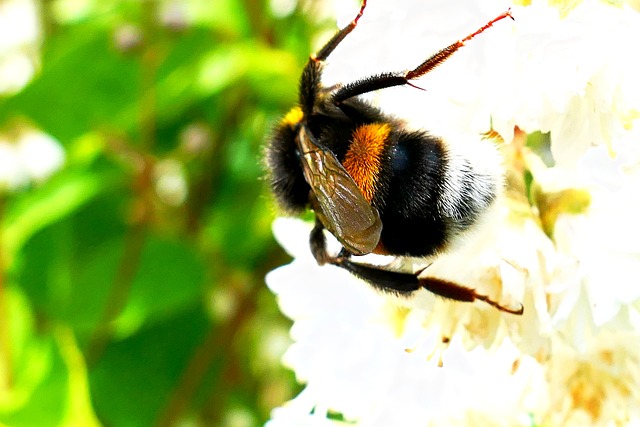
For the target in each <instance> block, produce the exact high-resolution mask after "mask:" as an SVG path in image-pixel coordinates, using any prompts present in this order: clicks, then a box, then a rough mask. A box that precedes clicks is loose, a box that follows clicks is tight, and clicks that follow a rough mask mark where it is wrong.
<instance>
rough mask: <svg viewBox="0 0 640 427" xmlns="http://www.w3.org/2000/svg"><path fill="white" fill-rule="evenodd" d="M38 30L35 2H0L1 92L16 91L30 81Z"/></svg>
mask: <svg viewBox="0 0 640 427" xmlns="http://www.w3.org/2000/svg"><path fill="white" fill-rule="evenodd" d="M40 33H41V32H40V23H39V22H38V11H37V5H36V3H35V2H34V1H32V0H5V1H2V2H0V93H13V92H17V91H18V90H20V89H21V88H22V87H23V86H24V85H26V84H27V83H28V82H29V80H31V78H32V77H33V75H34V73H35V61H34V58H33V57H34V53H35V52H36V51H37V48H38V43H39V39H40V35H41V34H40Z"/></svg>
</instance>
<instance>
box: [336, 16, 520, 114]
mask: <svg viewBox="0 0 640 427" xmlns="http://www.w3.org/2000/svg"><path fill="white" fill-rule="evenodd" d="M507 17H508V18H511V19H513V16H511V9H509V10H507V11H506V12H504V13H502V14H501V15H499V16H497V17H495V18H494V19H492V20H491V21H489V22H487V23H486V24H485V25H483V26H482V27H480V28H479V29H478V30H476V31H475V32H473V33H471V34H469V35H468V36H467V37H465V38H463V39H460V40H458V41H456V42H455V43H452V44H450V45H449V46H447V47H445V48H444V49H441V50H440V51H438V52H436V53H435V54H434V55H431V56H430V57H429V58H427V59H426V60H425V61H424V62H422V63H421V64H420V65H418V66H417V67H416V68H414V69H413V70H411V71H407V72H395V73H394V72H392V73H382V74H378V75H375V76H370V77H366V78H364V79H362V80H358V81H355V82H353V83H349V84H347V85H345V86H343V87H342V88H341V89H339V90H338V91H336V93H335V94H334V95H333V98H332V99H333V102H334V103H335V104H336V105H339V104H341V103H342V102H343V101H346V100H347V99H349V98H353V97H354V96H358V95H362V94H364V93H368V92H373V91H375V90H379V89H385V88H388V87H393V86H402V85H409V86H413V87H417V86H415V85H414V84H412V83H411V80H413V79H417V78H418V77H421V76H424V75H425V74H427V73H428V72H429V71H431V70H433V69H434V68H436V67H437V66H438V65H440V64H442V63H443V62H444V61H446V60H447V59H448V58H449V57H450V56H451V55H453V54H454V53H455V52H456V51H458V49H460V48H461V47H463V46H464V45H465V43H466V42H468V41H469V40H471V39H472V38H474V37H475V36H477V35H478V34H480V33H482V32H483V31H485V30H487V29H488V28H490V27H492V26H493V24H495V23H496V22H498V21H500V20H502V19H504V18H507ZM418 89H420V88H418Z"/></svg>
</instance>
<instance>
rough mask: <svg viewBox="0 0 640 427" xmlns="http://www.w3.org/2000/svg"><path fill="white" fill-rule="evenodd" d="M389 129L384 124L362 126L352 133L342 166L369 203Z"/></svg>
mask: <svg viewBox="0 0 640 427" xmlns="http://www.w3.org/2000/svg"><path fill="white" fill-rule="evenodd" d="M389 132H391V127H390V126H389V125H388V124H385V123H372V124H368V125H362V126H359V127H358V128H356V130H355V131H354V132H353V135H352V140H351V144H350V145H349V150H347V154H346V155H345V158H344V162H343V166H344V168H345V169H346V170H347V172H348V173H349V175H351V177H352V178H353V180H354V181H355V183H356V184H357V185H358V187H359V188H360V191H362V194H363V195H364V197H365V199H367V201H369V202H371V200H372V199H373V195H374V194H375V190H376V184H377V182H378V175H379V173H380V165H381V162H382V154H383V153H384V145H385V141H386V140H387V138H388V137H389Z"/></svg>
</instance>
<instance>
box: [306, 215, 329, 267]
mask: <svg viewBox="0 0 640 427" xmlns="http://www.w3.org/2000/svg"><path fill="white" fill-rule="evenodd" d="M323 230H324V226H323V225H322V223H321V222H320V220H318V219H317V218H316V224H315V225H314V227H313V230H311V234H310V235H309V247H310V248H311V254H313V257H314V258H315V259H316V261H317V262H318V265H325V264H327V263H330V262H331V259H332V258H331V256H329V254H328V253H327V238H326V237H325V236H324V232H323Z"/></svg>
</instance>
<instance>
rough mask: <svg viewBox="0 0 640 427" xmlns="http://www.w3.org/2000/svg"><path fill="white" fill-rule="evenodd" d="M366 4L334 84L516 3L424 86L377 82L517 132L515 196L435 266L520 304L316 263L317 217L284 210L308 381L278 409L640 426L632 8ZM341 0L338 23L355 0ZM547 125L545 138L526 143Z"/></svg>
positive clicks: (512, 151)
mask: <svg viewBox="0 0 640 427" xmlns="http://www.w3.org/2000/svg"><path fill="white" fill-rule="evenodd" d="M369 3H370V4H369V5H368V6H367V9H366V11H365V14H364V16H363V17H362V19H361V20H360V22H359V25H358V27H357V28H356V30H355V31H354V32H353V33H352V34H350V35H349V37H347V39H345V41H344V42H343V43H342V44H341V45H340V46H339V48H338V49H337V50H336V51H335V53H334V54H332V56H331V57H330V64H328V68H327V72H326V75H325V77H326V84H332V83H336V82H349V81H353V80H354V79H356V78H359V77H364V76H367V75H371V74H374V73H378V72H383V71H397V70H402V69H408V68H412V67H414V66H416V65H417V64H419V63H420V62H421V61H422V60H424V59H425V57H426V56H428V55H429V54H430V53H432V52H435V51H437V50H438V49H439V48H441V47H444V46H446V45H448V44H450V43H451V42H453V41H455V40H457V39H460V38H462V37H464V36H465V35H467V34H469V33H470V32H472V31H474V30H475V29H477V28H479V27H480V26H481V25H482V24H484V23H485V22H487V21H488V20H489V19H491V18H493V17H494V16H496V15H498V14H499V13H501V12H503V11H505V10H506V9H507V8H508V7H511V9H512V13H513V16H514V18H515V21H513V22H511V21H507V20H505V21H501V22H499V23H497V24H496V25H495V26H494V27H493V28H491V29H490V30H487V31H486V32H485V33H483V34H481V35H480V36H478V37H477V38H476V39H473V40H472V41H470V42H468V43H467V45H466V47H464V48H463V49H461V50H460V51H459V52H458V53H456V54H455V55H454V56H453V57H452V58H451V59H449V60H448V61H447V62H446V63H444V64H442V65H441V66H439V67H438V68H437V69H436V70H434V71H433V72H432V73H429V74H428V75H427V76H425V77H423V78H421V79H420V80H419V81H417V82H416V85H418V86H420V87H422V88H424V89H425V91H419V90H416V89H414V88H407V87H402V88H396V89H389V90H384V91H380V92H379V93H376V94H375V95H374V96H373V97H372V99H373V101H374V102H377V103H380V105H381V106H382V107H383V108H385V109H387V110H389V111H391V112H393V113H394V114H396V115H398V116H400V117H403V118H406V119H407V120H408V122H409V123H411V124H412V125H414V126H416V127H424V128H427V129H430V130H435V133H438V134H440V135H447V132H449V131H451V130H452V129H455V130H456V132H467V133H475V134H479V133H483V132H487V131H489V130H490V129H494V130H495V131H497V132H498V133H499V134H500V135H501V136H502V138H503V139H504V141H507V143H505V144H504V149H505V150H504V151H505V169H506V170H507V179H506V182H507V184H508V185H507V188H506V191H505V194H504V197H502V198H501V200H499V202H498V204H497V206H496V208H495V210H494V211H493V212H491V216H490V217H489V220H488V221H487V224H485V227H483V228H482V230H479V231H478V232H477V233H476V234H474V235H470V236H469V237H468V242H467V244H465V245H464V246H463V247H461V248H460V250H458V251H456V252H455V253H451V254H447V255H445V256H442V257H439V258H438V259H436V260H434V263H433V264H432V265H431V266H430V267H429V270H428V272H429V274H433V275H435V276H438V277H444V278H447V279H449V280H453V281H455V282H457V283H463V284H466V285H469V286H472V287H474V288H477V289H478V290H482V293H485V294H489V295H501V297H500V300H501V301H502V300H507V301H510V300H518V301H521V302H522V304H523V305H524V307H525V311H524V314H523V315H522V316H513V315H509V314H504V313H501V312H499V311H498V310H496V309H494V308H492V307H490V306H488V305H486V304H483V303H475V304H468V303H459V302H453V301H447V300H443V299H441V298H438V297H435V296H433V295H431V294H429V293H428V292H426V291H419V292H416V293H415V295H414V296H413V297H412V298H410V299H407V300H401V299H398V298H392V297H389V296H388V295H381V294H379V293H376V292H375V291H373V290H372V289H371V288H370V287H369V286H368V285H366V284H365V283H363V282H361V281H359V280H357V279H355V278H353V277H352V276H351V275H349V274H348V273H346V272H345V271H342V270H340V269H338V268H335V267H331V266H325V267H318V266H317V264H316V262H315V260H314V259H313V257H312V256H311V254H310V252H309V249H308V233H309V230H310V227H309V226H308V225H306V224H304V223H302V222H300V221H295V220H284V219H280V220H277V221H276V223H275V224H274V230H275V234H276V237H277V238H278V240H279V241H280V242H281V244H282V245H283V247H285V249H286V250H287V251H288V252H289V253H290V254H291V255H292V256H293V257H294V261H293V262H292V263H291V264H289V265H287V266H284V267H281V268H279V269H277V270H275V271H273V272H272V273H270V274H269V275H268V276H267V284H268V286H269V287H270V288H271V290H272V291H273V292H274V293H275V294H276V295H277V297H278V302H279V304H280V307H281V309H282V311H283V313H284V314H285V315H287V316H288V317H290V318H291V319H292V320H293V321H294V324H293V327H292V329H291V336H292V339H293V341H294V342H293V344H292V345H291V347H290V348H289V350H288V351H287V353H286V354H285V356H284V363H285V365H286V366H288V367H290V368H291V369H293V370H294V371H295V373H296V375H297V378H298V380H299V381H300V382H302V383H304V384H306V388H305V389H304V391H303V392H302V393H301V394H300V395H299V396H297V397H296V398H295V399H294V400H292V401H291V402H289V403H287V404H286V405H284V406H283V407H280V408H277V409H275V410H274V411H273V413H272V419H271V421H269V423H268V426H269V427H289V426H296V427H299V426H342V425H345V426H346V425H349V426H367V427H378V426H380V427H383V426H384V427H388V426H392V427H393V426H403V427H412V426H421V427H424V426H603V427H604V426H607V427H608V426H640V224H639V222H638V218H640V197H639V196H638V194H639V192H640V122H639V120H640V78H638V76H640V59H638V57H637V55H635V54H634V52H635V49H636V48H637V44H638V42H640V14H639V13H638V12H636V11H635V10H633V9H631V8H629V7H628V6H626V5H625V4H618V3H615V2H601V1H588V0H584V1H581V2H580V1H578V2H576V1H571V2H564V3H563V2H558V1H555V2H547V1H533V2H532V3H531V4H529V5H527V6H520V5H515V4H511V3H509V2H506V1H502V2H498V1H482V0H460V1H456V2H451V1H444V0H443V1H436V0H430V1H428V2H425V1H420V0H399V1H395V2H390V1H382V0H370V1H369ZM350 6H353V4H351V3H350ZM340 7H342V8H345V11H344V13H343V12H342V11H340V12H338V16H339V17H342V16H344V17H346V19H343V20H342V22H341V21H340V19H339V23H341V24H344V23H345V22H346V20H350V19H352V18H353V14H354V9H353V7H346V6H344V5H342V4H341V6H340ZM346 9H348V10H346ZM407 58H409V59H407ZM536 131H540V132H543V133H549V136H550V149H549V150H550V155H545V153H544V152H541V151H540V149H539V148H537V147H529V146H527V134H531V133H534V132H536ZM547 154H548V153H547ZM547 157H552V158H553V164H551V165H550V164H549V162H548V161H547V163H546V164H545V162H543V160H542V158H545V160H546V158H547ZM525 176H527V177H529V178H528V180H525Z"/></svg>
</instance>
